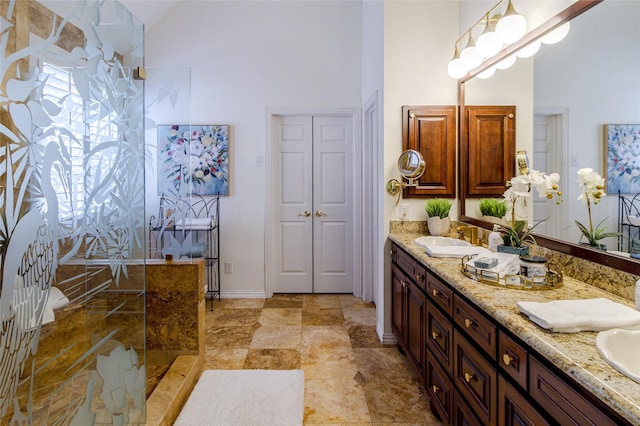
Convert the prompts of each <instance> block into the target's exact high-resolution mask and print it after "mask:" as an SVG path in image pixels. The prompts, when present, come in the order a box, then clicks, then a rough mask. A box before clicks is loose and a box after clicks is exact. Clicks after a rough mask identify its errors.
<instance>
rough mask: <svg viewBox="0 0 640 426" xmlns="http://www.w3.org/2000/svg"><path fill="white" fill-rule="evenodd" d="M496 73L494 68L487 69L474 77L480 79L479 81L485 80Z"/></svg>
mask: <svg viewBox="0 0 640 426" xmlns="http://www.w3.org/2000/svg"><path fill="white" fill-rule="evenodd" d="M495 73H496V67H495V66H493V67H489V68H487V69H486V70H484V71H482V72H481V73H479V74H478V75H476V77H478V78H481V79H483V80H484V79H487V78H489V77H491V76H492V75H494V74H495Z"/></svg>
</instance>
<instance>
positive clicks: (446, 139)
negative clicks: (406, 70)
mask: <svg viewBox="0 0 640 426" xmlns="http://www.w3.org/2000/svg"><path fill="white" fill-rule="evenodd" d="M407 149H415V150H416V151H418V152H420V153H421V154H422V156H423V157H424V161H425V162H426V163H427V164H426V169H425V172H424V174H423V175H422V177H421V178H420V180H419V181H418V186H416V187H407V188H405V189H404V192H403V194H402V195H403V196H404V197H405V198H422V197H428V196H438V197H444V198H453V197H455V196H456V186H455V185H456V183H455V182H456V107H455V106H403V107H402V150H403V151H404V150H407Z"/></svg>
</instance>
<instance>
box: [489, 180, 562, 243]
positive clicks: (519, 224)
mask: <svg viewBox="0 0 640 426" xmlns="http://www.w3.org/2000/svg"><path fill="white" fill-rule="evenodd" d="M559 182H560V175H559V174H558V173H551V174H548V175H547V174H544V173H542V172H539V171H537V170H528V172H527V174H523V175H519V176H515V177H513V178H511V180H509V181H508V182H507V190H506V191H505V193H504V194H503V196H504V198H505V200H506V202H507V204H508V206H509V209H510V211H511V219H510V221H509V223H508V224H507V225H500V224H495V225H494V226H493V230H494V231H496V232H498V233H499V234H500V236H501V237H502V242H503V245H501V246H498V251H503V252H511V253H517V254H528V252H529V247H528V246H526V245H525V243H528V244H535V243H536V240H535V238H534V237H533V235H532V234H531V232H532V231H533V229H534V228H535V227H536V226H538V225H539V224H540V222H538V223H536V224H534V225H533V226H527V221H526V220H522V219H520V220H517V219H516V205H517V203H518V202H520V201H522V202H523V203H525V200H526V199H527V198H528V197H530V196H531V193H532V190H533V189H535V190H536V192H537V193H538V195H539V196H540V197H543V198H547V199H549V200H552V199H554V198H555V199H556V204H560V203H561V202H562V198H561V196H562V192H561V191H560V190H559Z"/></svg>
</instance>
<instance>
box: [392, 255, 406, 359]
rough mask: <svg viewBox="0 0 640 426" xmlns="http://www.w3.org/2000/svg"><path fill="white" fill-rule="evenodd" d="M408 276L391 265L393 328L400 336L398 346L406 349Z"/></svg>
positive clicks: (398, 336)
mask: <svg viewBox="0 0 640 426" xmlns="http://www.w3.org/2000/svg"><path fill="white" fill-rule="evenodd" d="M407 281H408V280H407V278H406V276H405V275H404V274H403V273H402V271H401V270H400V269H399V268H398V267H397V266H396V265H393V264H392V265H391V329H392V330H393V332H394V333H395V335H396V337H397V338H398V346H399V347H400V348H402V350H404V349H405V327H406V319H405V318H406V297H405V286H406V283H407Z"/></svg>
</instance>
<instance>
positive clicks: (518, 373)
mask: <svg viewBox="0 0 640 426" xmlns="http://www.w3.org/2000/svg"><path fill="white" fill-rule="evenodd" d="M528 362H529V359H528V354H527V351H526V350H525V349H524V348H523V347H522V346H520V345H519V344H517V343H516V342H515V341H513V339H511V338H510V337H509V336H507V335H506V334H504V333H502V332H500V335H499V337H498V363H499V364H500V367H501V368H502V370H503V371H504V372H505V373H507V374H508V375H509V376H511V377H512V378H513V380H515V381H516V383H518V384H519V385H520V386H522V389H524V390H526V389H527V369H528Z"/></svg>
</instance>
